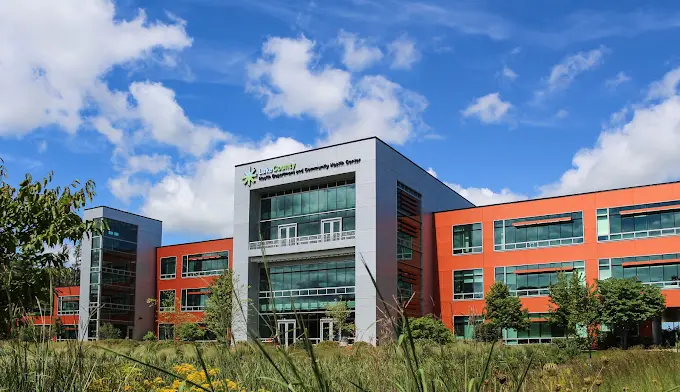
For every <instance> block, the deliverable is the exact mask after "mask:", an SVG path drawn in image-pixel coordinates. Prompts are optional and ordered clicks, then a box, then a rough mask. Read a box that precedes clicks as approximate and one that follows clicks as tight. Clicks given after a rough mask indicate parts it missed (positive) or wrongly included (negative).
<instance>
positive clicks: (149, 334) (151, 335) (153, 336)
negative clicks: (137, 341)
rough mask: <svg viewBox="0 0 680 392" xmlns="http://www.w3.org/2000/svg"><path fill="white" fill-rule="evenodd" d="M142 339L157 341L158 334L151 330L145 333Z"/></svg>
mask: <svg viewBox="0 0 680 392" xmlns="http://www.w3.org/2000/svg"><path fill="white" fill-rule="evenodd" d="M142 340H144V341H145V342H155V341H156V334H154V333H153V331H149V332H147V333H146V334H144V337H143V338H142Z"/></svg>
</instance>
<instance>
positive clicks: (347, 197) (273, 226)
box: [251, 179, 356, 241]
mask: <svg viewBox="0 0 680 392" xmlns="http://www.w3.org/2000/svg"><path fill="white" fill-rule="evenodd" d="M355 193H356V190H355V184H354V180H353V179H352V180H346V181H336V182H331V183H327V184H321V185H313V186H308V187H304V188H297V189H290V190H285V191H279V192H274V193H268V194H264V195H262V199H261V200H260V233H261V234H262V239H264V240H274V239H279V238H290V237H301V236H309V235H317V234H322V230H324V227H323V224H322V221H325V222H328V220H330V219H338V218H339V222H338V224H337V226H336V224H332V225H328V226H327V227H326V230H333V231H350V230H354V210H355V206H356V195H355ZM293 227H294V228H293ZM284 229H285V230H284ZM258 236H259V234H258ZM258 240H259V238H251V241H258Z"/></svg>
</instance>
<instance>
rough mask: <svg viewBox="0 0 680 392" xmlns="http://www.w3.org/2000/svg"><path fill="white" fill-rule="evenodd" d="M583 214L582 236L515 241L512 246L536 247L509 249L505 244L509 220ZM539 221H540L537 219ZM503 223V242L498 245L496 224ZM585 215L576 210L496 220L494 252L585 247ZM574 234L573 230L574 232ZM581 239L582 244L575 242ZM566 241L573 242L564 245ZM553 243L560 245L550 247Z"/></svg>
mask: <svg viewBox="0 0 680 392" xmlns="http://www.w3.org/2000/svg"><path fill="white" fill-rule="evenodd" d="M578 212H580V213H581V230H582V232H583V234H582V235H580V236H572V237H568V238H559V239H550V238H549V239H547V240H536V241H515V242H513V243H512V244H511V245H515V246H516V245H517V244H526V245H529V244H531V243H535V244H536V245H535V246H525V247H524V248H517V247H515V248H514V249H507V244H506V242H505V239H506V233H505V221H508V220H521V219H530V218H541V217H544V216H549V215H562V214H574V213H578ZM537 220H538V219H537ZM498 221H501V222H503V242H502V243H501V244H496V222H498ZM584 222H585V214H584V213H583V210H575V211H565V212H553V213H546V214H540V215H529V216H518V217H511V218H499V219H494V220H493V244H494V252H513V251H518V250H519V251H522V250H533V249H545V248H557V247H560V246H575V245H583V244H585V243H586V241H585V234H586V231H585V226H584ZM572 233H573V230H572ZM578 239H580V240H581V241H580V242H575V241H574V240H578ZM566 240H571V243H562V241H566ZM552 241H559V242H560V243H559V244H554V245H550V244H549V243H550V242H552ZM540 242H548V245H545V246H538V243H540ZM498 246H502V247H503V249H497V247H498Z"/></svg>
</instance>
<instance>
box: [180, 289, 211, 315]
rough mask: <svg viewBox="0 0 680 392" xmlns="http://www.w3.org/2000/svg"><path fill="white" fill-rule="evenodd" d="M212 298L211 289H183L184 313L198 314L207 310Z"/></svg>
mask: <svg viewBox="0 0 680 392" xmlns="http://www.w3.org/2000/svg"><path fill="white" fill-rule="evenodd" d="M208 296H210V289H208V288H206V287H203V288H199V289H182V308H181V309H182V312H197V311H203V310H205V303H206V301H207V300H208Z"/></svg>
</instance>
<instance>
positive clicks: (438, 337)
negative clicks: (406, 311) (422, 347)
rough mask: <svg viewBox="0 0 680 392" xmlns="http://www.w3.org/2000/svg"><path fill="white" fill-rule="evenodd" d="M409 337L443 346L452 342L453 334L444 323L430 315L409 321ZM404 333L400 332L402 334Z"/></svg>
mask: <svg viewBox="0 0 680 392" xmlns="http://www.w3.org/2000/svg"><path fill="white" fill-rule="evenodd" d="M408 323H409V325H410V327H411V335H412V336H413V339H416V340H432V341H434V342H437V343H440V344H444V343H451V342H453V339H454V338H453V334H452V333H451V331H450V330H449V329H448V328H446V326H445V325H444V323H443V322H442V321H441V320H439V319H436V318H434V317H433V316H432V315H427V316H424V317H418V318H414V319H409V320H408ZM404 332H405V331H402V333H404Z"/></svg>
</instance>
